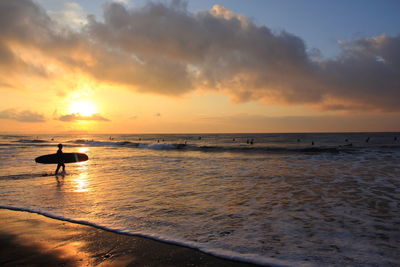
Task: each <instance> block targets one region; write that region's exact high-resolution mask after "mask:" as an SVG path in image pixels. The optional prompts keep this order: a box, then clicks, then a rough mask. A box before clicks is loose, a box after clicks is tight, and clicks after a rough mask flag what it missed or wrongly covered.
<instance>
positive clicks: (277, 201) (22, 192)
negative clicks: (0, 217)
mask: <svg viewBox="0 0 400 267" xmlns="http://www.w3.org/2000/svg"><path fill="white" fill-rule="evenodd" d="M59 143H62V144H63V145H64V148H63V151H64V152H82V153H86V154H87V155H88V156H89V160H88V161H86V162H81V163H74V164H66V175H65V176H61V175H60V176H57V177H56V176H54V175H53V173H54V170H55V167H56V166H55V165H44V164H36V163H35V161H34V159H35V158H36V157H38V156H41V155H44V154H50V153H55V152H56V151H57V144H59ZM399 163H400V133H315V134H314V133H304V134H177V135H173V134H166V135H161V134H160V135H150V134H149V135H139V134H135V135H34V136H33V135H0V208H11V209H16V210H23V211H30V212H36V213H39V214H44V215H47V216H50V217H53V218H57V219H62V220H67V221H72V222H78V223H83V224H89V225H94V226H97V227H101V228H104V229H108V230H111V231H116V232H121V233H127V234H133V235H139V236H145V237H149V238H153V239H157V240H162V241H166V242H171V243H174V244H180V245H184V246H188V247H193V248H197V249H200V250H202V251H204V252H206V253H210V254H213V255H218V256H222V257H225V258H229V259H236V260H241V261H247V262H252V263H258V264H263V265H272V266H399V265H398V264H399V262H400V257H399V255H400V230H399V229H400V164H399Z"/></svg>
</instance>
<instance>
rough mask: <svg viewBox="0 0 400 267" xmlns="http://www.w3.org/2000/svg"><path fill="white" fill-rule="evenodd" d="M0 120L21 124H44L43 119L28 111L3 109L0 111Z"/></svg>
mask: <svg viewBox="0 0 400 267" xmlns="http://www.w3.org/2000/svg"><path fill="white" fill-rule="evenodd" d="M0 119H6V120H14V121H21V122H44V121H46V119H45V117H44V116H43V115H42V114H40V113H37V112H34V111H30V110H23V111H18V110H16V109H5V110H2V111H0Z"/></svg>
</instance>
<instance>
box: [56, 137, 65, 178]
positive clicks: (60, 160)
mask: <svg viewBox="0 0 400 267" xmlns="http://www.w3.org/2000/svg"><path fill="white" fill-rule="evenodd" d="M62 148H63V145H62V144H58V150H57V160H58V164H57V169H56V175H57V174H58V171H59V170H60V167H62V173H65V165H64V158H63V152H62Z"/></svg>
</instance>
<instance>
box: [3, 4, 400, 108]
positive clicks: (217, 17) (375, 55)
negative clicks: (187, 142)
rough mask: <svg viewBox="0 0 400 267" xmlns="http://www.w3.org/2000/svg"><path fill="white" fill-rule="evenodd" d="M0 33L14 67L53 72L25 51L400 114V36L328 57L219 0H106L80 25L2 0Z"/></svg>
mask: <svg viewBox="0 0 400 267" xmlns="http://www.w3.org/2000/svg"><path fill="white" fill-rule="evenodd" d="M70 9H71V10H75V11H74V12H75V13H74V12H72V13H71V14H72V15H74V16H75V14H77V12H78V11H79V12H80V10H79V9H78V8H77V7H76V6H71V7H70ZM72 15H71V16H72ZM80 17H81V15H80ZM0 33H1V36H0V68H1V67H2V66H3V67H4V68H6V67H7V70H9V71H11V70H15V71H14V73H25V72H29V73H33V74H35V73H36V74H35V75H43V76H45V75H52V74H54V73H53V72H52V69H51V68H49V67H48V64H46V63H47V61H43V62H40V61H39V60H31V61H28V60H26V58H21V57H20V56H19V55H20V54H19V53H18V49H24V48H25V49H29V50H30V51H36V52H37V53H40V54H41V55H42V56H43V57H45V58H47V59H48V60H49V61H51V62H52V63H53V64H58V65H59V66H62V67H63V68H66V69H67V70H68V69H69V70H71V71H79V72H81V73H84V74H86V75H89V76H91V77H92V78H94V79H97V80H98V81H100V82H107V83H115V84H120V85H124V86H126V87H128V88H130V89H132V90H135V91H138V92H143V93H156V94H163V95H170V96H178V95H182V94H185V93H188V92H191V91H193V90H215V91H219V92H223V93H225V94H228V95H229V96H231V98H232V99H233V100H234V101H237V102H245V101H250V100H256V101H260V102H262V103H266V104H270V103H273V104H277V103H280V104H283V105H297V104H303V105H311V106H313V107H315V106H317V107H320V108H321V110H334V111H341V110H345V111H360V110H368V111H385V112H399V111H400V105H398V103H397V101H398V99H400V90H399V88H400V35H398V36H388V35H380V36H375V37H369V38H360V39H357V40H353V41H350V42H342V43H341V44H340V48H341V51H342V52H341V54H340V55H339V56H338V57H337V58H331V59H323V58H321V57H318V56H316V55H318V50H317V49H310V50H308V49H307V47H306V45H305V43H304V41H303V40H302V39H301V38H300V37H297V36H295V35H293V34H291V33H288V32H285V31H282V32H273V31H272V30H271V29H269V28H268V27H266V26H260V25H256V24H255V23H253V22H252V21H251V20H249V19H248V18H246V17H245V16H241V15H238V14H236V13H234V12H232V11H230V10H228V9H226V8H224V7H222V6H219V5H215V6H214V7H212V9H211V10H209V11H199V12H196V13H191V12H189V11H188V10H187V3H186V2H184V1H179V0H175V1H171V2H170V3H169V4H163V3H154V2H148V3H147V4H145V5H144V6H142V7H137V8H131V9H130V8H128V7H126V6H125V5H122V4H120V3H117V2H115V1H114V2H111V3H107V4H105V5H104V17H103V18H102V19H97V18H95V17H94V16H89V17H88V18H87V24H86V25H85V26H84V27H83V28H82V30H81V31H75V30H74V29H72V28H66V27H65V25H60V24H57V23H54V20H53V19H52V18H51V17H50V16H49V15H48V14H47V13H46V12H45V11H44V10H43V9H42V8H41V7H39V6H38V5H36V4H35V3H34V2H32V1H30V0H20V1H3V0H0ZM38 61H39V63H38ZM54 62H55V63H54ZM17 70H18V71H17ZM0 78H1V77H0ZM5 82H6V81H5Z"/></svg>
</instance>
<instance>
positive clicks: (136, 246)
mask: <svg viewBox="0 0 400 267" xmlns="http://www.w3.org/2000/svg"><path fill="white" fill-rule="evenodd" d="M0 221H1V222H2V224H0V259H1V260H0V264H1V265H4V266H15V265H19V266H24V265H29V266H43V265H46V266H234V267H236V266H237V267H245V266H259V265H255V264H251V263H246V262H240V261H235V260H229V259H224V258H220V257H217V256H213V255H210V254H206V253H204V252H201V251H199V250H197V249H194V248H189V247H184V246H181V245H176V244H169V243H166V242H162V241H157V240H153V239H150V238H146V237H140V236H133V235H128V234H123V233H118V232H112V231H109V230H106V229H101V228H99V227H95V226H91V225H87V224H86V225H85V224H80V223H78V222H76V223H74V222H69V221H64V220H59V219H56V218H50V217H48V216H46V215H42V214H37V213H33V212H29V211H20V210H13V209H6V208H4V207H3V208H1V209H0Z"/></svg>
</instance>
